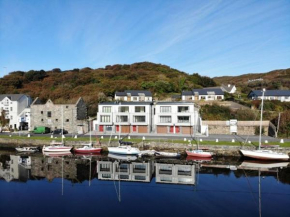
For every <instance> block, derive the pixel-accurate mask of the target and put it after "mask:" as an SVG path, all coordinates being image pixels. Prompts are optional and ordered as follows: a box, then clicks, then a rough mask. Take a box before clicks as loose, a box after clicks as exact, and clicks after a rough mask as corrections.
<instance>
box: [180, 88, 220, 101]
mask: <svg viewBox="0 0 290 217" xmlns="http://www.w3.org/2000/svg"><path fill="white" fill-rule="evenodd" d="M181 99H182V100H183V101H188V100H194V101H200V100H204V101H210V100H223V99H224V92H223V91H222V89H221V88H204V89H193V90H191V91H182V93H181Z"/></svg>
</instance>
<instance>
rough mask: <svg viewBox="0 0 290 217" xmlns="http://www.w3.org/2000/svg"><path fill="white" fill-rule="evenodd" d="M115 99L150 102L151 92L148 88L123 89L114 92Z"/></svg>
mask: <svg viewBox="0 0 290 217" xmlns="http://www.w3.org/2000/svg"><path fill="white" fill-rule="evenodd" d="M115 100H116V101H127V102H152V93H151V92H150V91H148V90H125V91H124V92H116V93H115Z"/></svg>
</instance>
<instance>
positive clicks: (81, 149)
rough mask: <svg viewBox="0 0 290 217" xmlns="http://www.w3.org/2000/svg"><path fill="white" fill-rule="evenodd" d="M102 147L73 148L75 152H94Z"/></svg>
mask: <svg viewBox="0 0 290 217" xmlns="http://www.w3.org/2000/svg"><path fill="white" fill-rule="evenodd" d="M101 151H102V148H75V149H74V152H75V153H77V154H96V153H100V152H101Z"/></svg>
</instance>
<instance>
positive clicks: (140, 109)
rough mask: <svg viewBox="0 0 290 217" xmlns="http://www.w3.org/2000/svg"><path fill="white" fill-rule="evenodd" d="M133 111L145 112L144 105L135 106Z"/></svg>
mask: <svg viewBox="0 0 290 217" xmlns="http://www.w3.org/2000/svg"><path fill="white" fill-rule="evenodd" d="M135 112H145V106H135Z"/></svg>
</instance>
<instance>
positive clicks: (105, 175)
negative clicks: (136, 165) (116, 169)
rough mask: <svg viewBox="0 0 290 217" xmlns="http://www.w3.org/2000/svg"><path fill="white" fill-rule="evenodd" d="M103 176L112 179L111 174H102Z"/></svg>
mask: <svg viewBox="0 0 290 217" xmlns="http://www.w3.org/2000/svg"><path fill="white" fill-rule="evenodd" d="M102 178H104V179H110V178H111V174H102Z"/></svg>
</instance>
